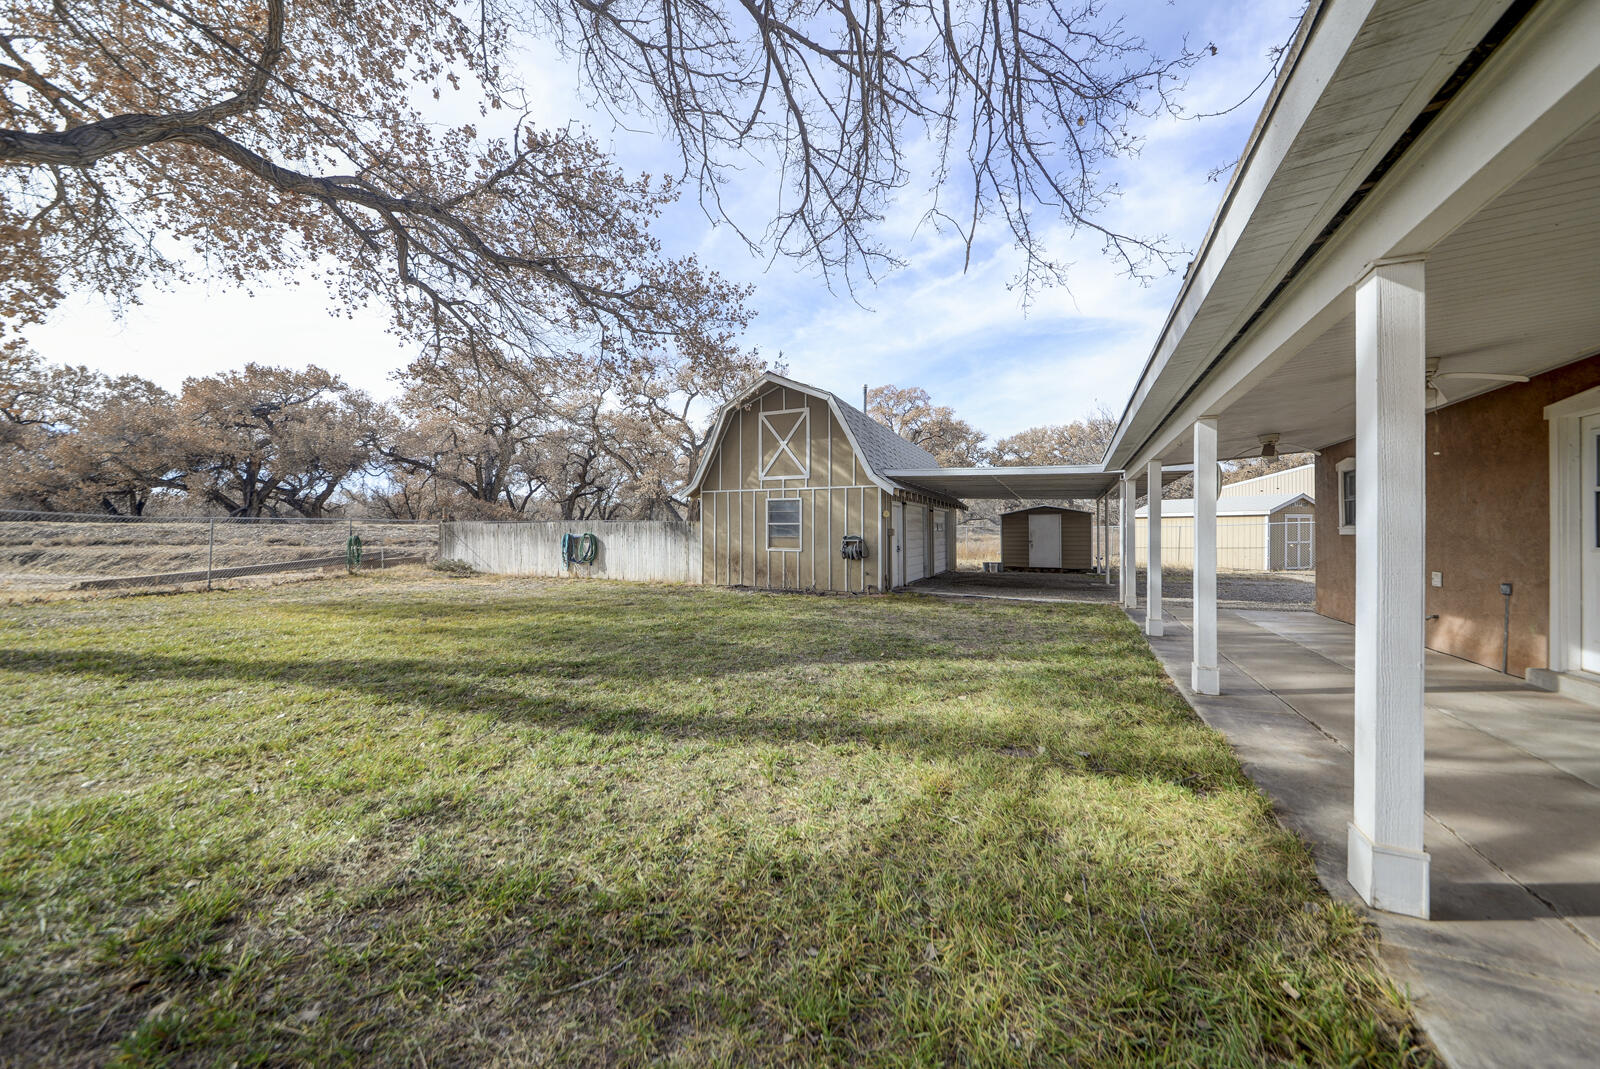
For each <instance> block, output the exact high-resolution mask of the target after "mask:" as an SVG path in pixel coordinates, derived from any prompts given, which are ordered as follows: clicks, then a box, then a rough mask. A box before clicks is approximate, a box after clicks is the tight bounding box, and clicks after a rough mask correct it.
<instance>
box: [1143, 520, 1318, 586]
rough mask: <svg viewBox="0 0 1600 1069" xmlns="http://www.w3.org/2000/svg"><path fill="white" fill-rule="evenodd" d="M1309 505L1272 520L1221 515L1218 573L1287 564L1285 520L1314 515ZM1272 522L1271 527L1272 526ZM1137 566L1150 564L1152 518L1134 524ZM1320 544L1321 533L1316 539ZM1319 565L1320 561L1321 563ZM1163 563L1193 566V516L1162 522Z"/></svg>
mask: <svg viewBox="0 0 1600 1069" xmlns="http://www.w3.org/2000/svg"><path fill="white" fill-rule="evenodd" d="M1315 515H1316V510H1315V508H1314V507H1312V506H1310V505H1292V506H1290V507H1288V508H1285V509H1280V510H1279V511H1277V512H1274V513H1273V514H1272V515H1271V517H1270V518H1269V517H1267V516H1262V515H1256V516H1218V517H1217V570H1218V571H1224V572H1260V571H1269V570H1275V569H1279V568H1282V567H1283V564H1284V542H1285V538H1286V534H1285V529H1284V528H1285V524H1284V522H1283V521H1284V520H1285V519H1287V518H1288V517H1290V516H1315ZM1269 519H1270V526H1269ZM1133 524H1134V526H1133V539H1134V564H1135V566H1136V567H1139V568H1146V567H1149V564H1150V533H1149V524H1150V519H1149V517H1147V516H1139V517H1136V518H1135V519H1134V521H1133ZM1269 530H1270V532H1271V537H1272V558H1271V560H1270V561H1269V560H1268V558H1267V536H1268V532H1269ZM1314 537H1315V538H1316V539H1317V542H1316V544H1318V545H1320V544H1321V542H1320V538H1321V532H1320V531H1318V533H1317V535H1316V536H1314ZM1319 563H1320V562H1319ZM1161 564H1162V566H1163V567H1165V568H1188V569H1192V568H1193V567H1194V517H1193V516H1165V517H1163V518H1162V520H1161Z"/></svg>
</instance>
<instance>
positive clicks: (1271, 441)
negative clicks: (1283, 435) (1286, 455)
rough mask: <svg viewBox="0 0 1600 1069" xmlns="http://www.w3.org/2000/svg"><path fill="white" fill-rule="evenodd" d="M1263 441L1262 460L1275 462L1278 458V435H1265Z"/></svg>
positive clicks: (1261, 437)
mask: <svg viewBox="0 0 1600 1069" xmlns="http://www.w3.org/2000/svg"><path fill="white" fill-rule="evenodd" d="M1260 440H1261V459H1262V460H1275V459H1276V458H1277V456H1278V435H1276V434H1263V435H1261V436H1260Z"/></svg>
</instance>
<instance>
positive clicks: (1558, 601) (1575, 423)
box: [1544, 386, 1600, 672]
mask: <svg viewBox="0 0 1600 1069" xmlns="http://www.w3.org/2000/svg"><path fill="white" fill-rule="evenodd" d="M1593 415H1600V386H1597V387H1595V388H1593V389H1589V390H1584V391H1583V392H1582V393H1577V394H1573V395H1572V396H1571V397H1567V398H1564V399H1562V400H1560V401H1556V402H1555V403H1553V404H1549V405H1546V406H1545V409H1544V418H1545V419H1546V420H1547V421H1548V422H1549V424H1550V638H1549V661H1550V664H1549V668H1550V671H1552V672H1572V671H1575V670H1576V669H1578V668H1580V667H1581V666H1582V664H1583V651H1582V643H1583V568H1582V564H1581V555H1582V552H1583V538H1582V534H1581V531H1582V526H1583V520H1582V514H1581V512H1580V510H1579V496H1580V495H1579V490H1580V484H1581V482H1582V478H1583V476H1582V470H1581V461H1582V455H1581V453H1580V449H1581V446H1582V442H1581V440H1580V436H1579V430H1580V426H1581V424H1582V421H1583V419H1584V417H1586V416H1593Z"/></svg>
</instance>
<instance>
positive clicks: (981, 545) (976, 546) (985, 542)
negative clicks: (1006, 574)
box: [956, 533, 1000, 568]
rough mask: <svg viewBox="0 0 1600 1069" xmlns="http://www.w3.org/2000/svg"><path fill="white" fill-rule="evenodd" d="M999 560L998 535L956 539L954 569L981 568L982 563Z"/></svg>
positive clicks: (973, 535)
mask: <svg viewBox="0 0 1600 1069" xmlns="http://www.w3.org/2000/svg"><path fill="white" fill-rule="evenodd" d="M999 559H1000V536H999V535H998V534H972V535H969V534H965V533H963V534H962V535H960V536H959V537H958V538H957V539H956V567H957V568H982V567H983V562H984V561H990V560H999Z"/></svg>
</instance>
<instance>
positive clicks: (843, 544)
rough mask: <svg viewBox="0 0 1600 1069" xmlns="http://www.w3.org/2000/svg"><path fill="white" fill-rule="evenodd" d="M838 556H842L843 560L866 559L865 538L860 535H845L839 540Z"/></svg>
mask: <svg viewBox="0 0 1600 1069" xmlns="http://www.w3.org/2000/svg"><path fill="white" fill-rule="evenodd" d="M839 556H841V557H843V558H844V559H845V560H866V559H867V540H866V538H865V537H863V536H862V535H853V534H847V535H845V536H844V537H843V538H842V539H840V540H839Z"/></svg>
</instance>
